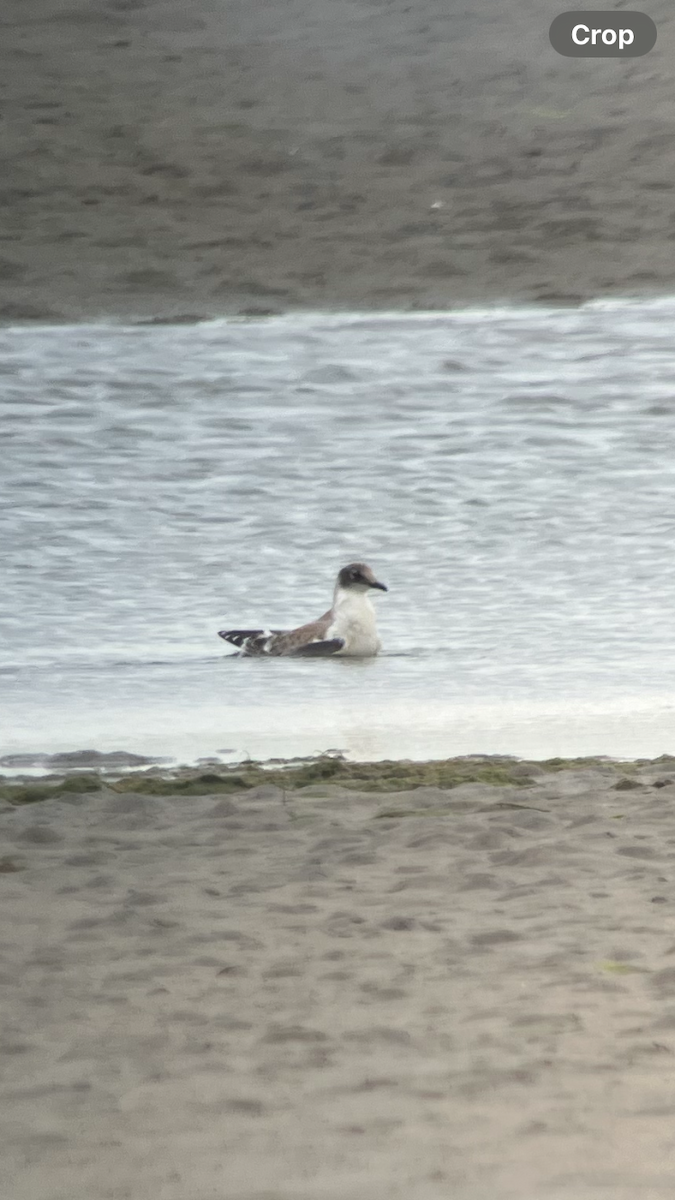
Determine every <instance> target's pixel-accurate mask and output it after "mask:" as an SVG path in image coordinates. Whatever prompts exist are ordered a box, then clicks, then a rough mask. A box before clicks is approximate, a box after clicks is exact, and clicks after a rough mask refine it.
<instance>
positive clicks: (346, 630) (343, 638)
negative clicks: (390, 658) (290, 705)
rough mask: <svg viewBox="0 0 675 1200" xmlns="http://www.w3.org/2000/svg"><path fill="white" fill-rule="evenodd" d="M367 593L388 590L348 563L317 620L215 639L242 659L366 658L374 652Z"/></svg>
mask: <svg viewBox="0 0 675 1200" xmlns="http://www.w3.org/2000/svg"><path fill="white" fill-rule="evenodd" d="M373 589H375V590H378V591H380V592H386V591H387V590H388V589H387V588H386V586H385V584H383V583H380V582H379V580H377V579H376V578H375V576H374V574H373V572H372V570H371V569H370V567H369V566H367V565H366V563H361V562H354V563H349V564H348V565H347V566H346V567H343V568H342V570H341V571H340V572H339V574H338V577H337V581H336V583H335V590H334V592H333V604H332V606H331V608H329V609H328V612H325V613H324V614H323V616H322V617H319V618H318V620H316V621H309V622H308V623H307V624H306V625H299V626H298V628H297V629H290V630H280V629H221V630H220V631H219V633H218V637H221V638H224V639H225V641H226V642H229V643H230V645H232V646H236V647H237V648H238V650H239V651H240V653H241V654H242V655H245V656H247V657H252V656H257V657H259V656H262V655H267V656H273V657H278V656H281V655H295V656H296V657H298V656H302V657H304V658H319V657H325V656H327V655H332V654H336V655H340V656H341V657H343V658H345V657H351V658H370V657H371V656H372V655H374V654H377V652H378V650H379V649H380V639H379V637H378V635H377V624H376V621H375V609H374V608H373V606H372V604H371V602H370V592H371V591H372V590H373Z"/></svg>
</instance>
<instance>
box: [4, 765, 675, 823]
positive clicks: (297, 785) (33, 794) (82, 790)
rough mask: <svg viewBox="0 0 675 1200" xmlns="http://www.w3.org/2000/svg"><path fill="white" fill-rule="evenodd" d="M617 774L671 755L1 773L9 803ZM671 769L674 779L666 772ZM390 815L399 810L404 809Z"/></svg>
mask: <svg viewBox="0 0 675 1200" xmlns="http://www.w3.org/2000/svg"><path fill="white" fill-rule="evenodd" d="M598 770H601V771H603V772H604V773H607V774H614V775H615V776H616V780H617V782H616V784H615V785H614V786H615V788H616V789H617V790H619V791H632V790H634V789H636V788H639V787H642V786H651V787H657V788H659V787H665V786H667V785H668V784H670V783H672V782H673V780H674V779H675V756H673V755H669V754H663V755H661V756H660V757H659V758H655V759H633V760H628V761H622V760H619V759H612V758H607V757H604V756H597V757H582V758H551V759H546V760H544V761H528V760H526V759H518V758H512V757H510V756H508V755H497V754H495V755H480V754H476V755H462V756H459V757H456V758H448V759H431V760H429V761H427V762H413V761H410V760H407V759H403V760H398V761H396V760H388V761H382V762H348V761H347V760H346V759H344V758H343V757H342V756H341V755H336V754H325V755H319V756H317V757H314V758H308V759H287V760H283V759H272V760H269V761H267V762H257V763H256V762H248V763H238V764H234V765H231V766H222V765H219V766H217V767H216V766H215V765H213V766H211V767H210V768H209V769H208V770H207V769H205V768H204V767H201V768H194V767H174V768H171V769H168V770H167V769H166V768H162V767H159V766H151V767H148V768H146V769H143V770H134V771H129V770H127V772H126V773H122V772H121V771H120V770H119V769H118V770H115V769H114V768H111V769H110V770H109V771H108V772H104V771H91V769H89V770H86V769H80V770H79V771H78V770H71V771H69V772H68V771H66V772H54V773H52V774H49V775H45V776H44V777H43V778H41V779H40V780H36V779H34V778H31V777H30V776H27V775H18V774H17V775H15V776H14V777H13V778H10V777H9V776H4V777H0V803H2V801H4V802H5V803H7V804H10V805H22V804H31V803H36V802H38V801H42V800H52V799H59V800H70V801H71V802H73V803H77V802H78V801H79V800H83V799H84V798H85V797H86V796H87V795H89V794H91V793H94V792H98V791H101V789H109V790H112V791H115V792H125V793H134V794H141V795H154V796H176V797H178V796H204V795H217V794H234V793H236V792H247V791H250V790H251V789H254V788H259V787H261V786H263V787H277V788H279V789H281V791H282V793H283V795H284V796H285V794H286V793H287V792H297V791H299V790H302V789H304V788H311V789H312V790H313V791H315V790H316V787H317V786H319V787H321V786H323V785H333V786H337V787H338V788H346V789H348V790H349V791H363V792H386V793H391V792H405V791H412V790H415V789H417V788H435V789H443V790H446V789H452V788H456V787H459V786H461V785H463V784H471V783H475V784H482V785H487V786H496V787H513V788H516V789H522V788H527V787H528V786H529V785H533V784H534V783H535V782H539V783H541V781H542V777H543V776H546V775H556V774H559V773H560V772H562V771H598ZM671 776H672V778H671ZM394 815H405V813H404V812H400V813H396V814H394Z"/></svg>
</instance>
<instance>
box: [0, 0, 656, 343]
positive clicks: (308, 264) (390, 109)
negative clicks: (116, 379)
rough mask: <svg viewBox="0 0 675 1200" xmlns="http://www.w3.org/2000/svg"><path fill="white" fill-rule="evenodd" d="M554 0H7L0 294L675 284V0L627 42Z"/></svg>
mask: <svg viewBox="0 0 675 1200" xmlns="http://www.w3.org/2000/svg"><path fill="white" fill-rule="evenodd" d="M562 7H564V6H560V5H559V6H558V7H555V6H553V7H552V6H551V5H550V4H549V3H543V2H541V0H539V2H536V0H507V3H505V4H502V5H493V6H490V5H485V4H483V5H478V4H475V5H468V4H458V3H456V0H421V2H419V3H414V4H412V3H410V2H409V0H393V2H391V3H382V2H381V0H378V2H373V3H368V2H367V0H361V2H360V3H358V4H356V3H347V2H346V0H331V2H328V0H325V2H324V3H322V4H321V3H318V2H317V0H290V2H288V3H277V2H276V0H275V2H267V3H262V2H258V3H250V0H190V3H189V4H187V3H186V2H185V0H30V3H27V2H20V0H7V2H6V3H5V4H4V5H3V6H2V13H0V35H1V36H0V56H1V58H2V66H1V69H0V80H1V81H2V92H1V93H0V95H1V97H2V116H3V124H2V129H3V137H2V151H1V161H2V181H1V184H0V237H1V239H2V245H1V246H0V318H2V319H15V318H22V317H23V318H29V319H31V318H39V319H44V318H67V319H76V320H81V319H86V318H92V317H93V318H102V317H105V316H107V315H111V316H117V317H126V318H128V317H132V318H133V317H136V318H151V317H153V316H159V317H164V318H166V317H170V316H174V317H175V316H180V315H186V316H187V315H190V314H192V315H199V314H214V313H216V314H217V313H225V312H233V311H234V312H236V311H238V310H246V309H252V310H254V311H266V310H270V309H271V310H285V309H288V308H293V307H298V306H300V307H310V308H315V307H324V308H330V307H377V308H399V307H418V308H428V307H443V308H445V307H447V306H450V305H457V304H462V303H464V302H467V301H477V300H493V299H501V298H510V299H514V300H532V299H536V300H542V301H556V300H561V299H562V300H565V299H568V300H574V299H578V298H583V297H587V296H593V295H606V294H616V293H645V292H647V293H651V292H662V291H672V290H674V289H675V253H674V251H675V242H674V241H673V238H675V193H674V190H673V189H674V186H675V170H674V166H675V136H674V133H675V93H674V92H673V63H674V62H675V33H674V30H675V13H674V10H673V6H672V3H670V2H669V0H653V3H652V4H651V5H650V6H649V9H648V11H649V13H650V15H651V16H652V18H653V19H654V20H655V22H656V24H657V27H658V42H657V45H656V48H655V50H654V51H652V53H651V54H649V55H647V56H646V57H645V58H639V59H634V60H631V61H623V62H619V61H612V60H610V61H597V60H590V61H574V60H571V59H564V58H561V57H560V56H558V55H556V54H555V53H554V51H553V50H552V49H551V47H550V45H549V42H548V26H549V24H550V21H551V19H552V17H553V16H554V15H556V14H557V13H558V12H559V11H561V8H562ZM493 10H494V11H493ZM434 205H440V207H433V206H434Z"/></svg>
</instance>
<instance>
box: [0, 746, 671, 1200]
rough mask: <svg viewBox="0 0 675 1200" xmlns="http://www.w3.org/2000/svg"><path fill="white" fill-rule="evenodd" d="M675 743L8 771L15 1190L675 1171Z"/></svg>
mask: <svg viewBox="0 0 675 1200" xmlns="http://www.w3.org/2000/svg"><path fill="white" fill-rule="evenodd" d="M674 768H675V760H673V759H662V760H657V761H655V762H643V763H641V764H628V765H626V766H621V765H616V764H612V763H609V762H602V761H596V762H590V761H589V762H587V763H577V764H570V765H566V764H564V763H558V764H557V765H556V764H547V765H546V766H544V765H542V764H532V763H529V764H523V763H518V762H517V761H516V760H510V762H509V761H508V760H498V761H496V762H494V761H493V760H478V759H475V760H459V761H457V760H456V761H455V763H454V764H453V763H450V764H446V766H445V767H443V768H438V769H437V768H432V767H429V765H427V767H426V768H424V767H423V766H422V765H419V764H418V765H414V766H410V765H407V766H406V765H404V766H403V767H402V768H401V771H403V772H411V771H412V772H413V774H412V775H410V777H408V775H405V774H404V776H403V777H402V778H400V782H401V783H402V784H403V785H404V788H403V790H388V791H387V790H384V791H382V790H375V791H373V790H369V789H371V788H380V789H381V788H389V789H391V781H392V779H395V777H396V773H395V769H394V768H392V767H387V768H385V769H383V771H382V773H381V776H380V778H379V780H378V778H377V773H376V767H375V766H374V765H373V764H370V766H369V767H368V768H366V769H365V770H366V775H364V776H363V778H362V779H361V781H360V786H359V770H358V768H357V767H355V766H354V765H353V764H351V765H346V766H344V768H343V767H340V766H335V765H334V766H333V767H331V768H329V772H330V771H331V770H332V771H333V773H334V774H333V778H334V779H337V780H338V782H320V781H319V782H314V783H310V784H309V785H305V786H304V787H300V788H298V787H297V786H294V784H293V778H292V776H289V781H288V784H289V785H288V787H284V788H281V787H280V786H278V783H276V782H271V783H267V784H265V783H263V784H257V785H255V786H252V787H248V788H246V789H244V790H242V787H241V780H237V779H236V778H234V777H233V776H232V775H231V774H229V775H226V776H223V775H222V774H221V775H218V774H212V775H207V776H204V774H203V773H202V775H201V776H198V777H197V776H195V773H194V772H193V773H191V774H190V773H183V774H182V775H175V776H174V777H173V778H168V779H167V778H166V777H163V776H161V775H160V774H158V773H156V772H155V773H154V775H153V774H152V773H151V774H150V775H149V776H145V777H144V776H139V777H137V778H134V777H129V778H127V779H125V780H122V781H120V782H118V783H115V784H105V783H104V786H102V787H101V786H99V784H98V783H97V788H98V790H96V791H95V792H89V793H87V792H77V791H74V792H73V791H71V792H68V791H61V792H59V793H57V794H55V795H53V796H52V798H51V799H47V800H44V801H42V802H38V803H33V804H15V803H9V802H8V801H7V800H6V799H5V800H3V801H2V804H3V807H2V811H1V812H0V828H1V829H2V847H1V848H0V879H1V887H2V891H3V915H4V921H3V964H2V984H3V991H4V1004H3V1014H4V1016H3V1037H2V1060H3V1071H2V1075H1V1083H0V1097H1V1098H2V1105H1V1106H0V1110H1V1112H2V1117H1V1118H0V1120H1V1124H2V1143H3V1147H4V1153H3V1165H2V1168H1V1172H0V1178H1V1179H2V1191H3V1194H4V1195H7V1196H12V1197H13V1200H113V1198H114V1200H120V1198H122V1197H125V1198H130V1200H136V1198H138V1197H141V1196H154V1197H161V1198H162V1200H187V1198H188V1197H189V1200H207V1197H208V1198H209V1200H210V1198H211V1197H215V1196H217V1197H228V1200H263V1198H264V1200H290V1198H291V1197H293V1200H296V1198H298V1197H307V1200H310V1198H312V1200H313V1198H314V1197H317V1196H321V1197H326V1198H330V1200H362V1197H364V1196H366V1195H367V1196H369V1197H374V1198H375V1200H389V1198H390V1197H401V1198H403V1197H414V1198H415V1200H442V1198H445V1197H448V1196H453V1197H456V1198H458V1200H478V1198H481V1200H482V1198H485V1200H487V1197H497V1198H499V1200H502V1198H510V1197H513V1198H514V1200H516V1198H518V1200H545V1198H547V1197H555V1198H556V1200H557V1198H560V1197H564V1198H566V1200H567V1198H569V1200H586V1198H591V1197H601V1196H603V1197H604V1196H608V1195H611V1196H612V1198H613V1200H634V1198H635V1197H638V1196H639V1197H641V1198H643V1197H644V1198H647V1197H648V1198H649V1200H652V1198H654V1200H655V1198H656V1197H659V1198H661V1197H663V1198H664V1200H665V1198H666V1197H670V1196H671V1195H672V1191H673V1184H674V1183H675V1168H674V1167H673V1154H672V1120H673V1088H672V1061H673V1060H672V1056H673V1053H674V1052H675V1041H674V1040H673V1028H674V1023H675V1008H674V1006H673V989H674V987H675V967H674V966H673V950H674V948H675V947H674V944H673V933H672V928H671V922H670V918H669V913H670V912H671V909H672V904H673V894H672V870H671V868H672V861H673V855H674V853H675V851H674V849H673V846H674V844H675V825H674V823H673V801H674V800H675V769H674ZM422 770H426V771H427V772H429V771H430V770H431V771H432V775H431V776H428V777H437V778H439V779H448V778H460V777H461V778H464V779H468V780H471V779H472V778H473V779H474V781H473V782H464V783H458V785H457V786H455V787H450V788H448V787H437V786H433V785H428V784H427V785H425V786H422V787H413V788H410V787H408V786H407V784H408V783H409V781H410V779H411V778H412V779H414V778H415V774H414V773H415V772H419V771H422ZM433 771H436V775H435V776H434V775H433ZM439 771H440V774H439V773H438V772H439ZM368 772H369V773H370V774H369V775H368V774H367V773H368ZM458 772H459V773H458ZM345 773H346V774H345ZM306 777H307V776H306V774H305V775H303V774H302V771H301V772H300V773H299V774H296V777H295V778H296V782H297V781H299V780H301V779H302V778H306ZM270 778H271V779H276V778H278V776H275V775H272V776H270ZM486 778H487V779H489V778H496V779H500V778H501V779H510V780H511V782H506V783H490V782H485V781H484V780H485V779H486ZM248 782H251V780H250V779H249V780H248ZM345 783H348V784H349V786H345ZM67 786H68V785H67ZM70 786H75V787H78V786H80V787H82V786H84V787H86V786H88V785H87V782H86V779H85V782H84V783H82V780H81V779H80V782H79V783H77V784H72V782H71V785H70ZM152 788H154V789H156V792H155V794H153V792H152V790H148V789H152ZM120 789H124V790H120ZM233 789H235V790H233ZM3 791H4V795H5V797H6V796H8V795H9V794H10V793H9V792H8V791H7V787H6V786H5V788H4V789H3ZM192 793H194V794H192ZM11 794H12V796H13V797H14V799H15V800H16V799H17V798H18V795H19V793H18V792H13V793H11Z"/></svg>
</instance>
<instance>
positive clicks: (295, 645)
mask: <svg viewBox="0 0 675 1200" xmlns="http://www.w3.org/2000/svg"><path fill="white" fill-rule="evenodd" d="M332 621H333V613H332V611H331V610H330V609H329V611H328V612H326V613H324V614H323V616H322V617H319V619H318V621H308V623H307V624H306V625H299V626H298V628H297V629H291V630H290V631H289V632H288V633H280V634H278V636H277V637H274V638H270V640H269V642H268V644H267V653H268V654H276V655H281V654H298V653H303V654H306V653H307V652H308V649H309V647H310V646H311V645H316V644H318V643H320V642H323V641H324V640H325V637H326V634H327V633H328V630H329V629H330V626H331V624H332ZM337 640H341V639H337ZM340 649H341V647H340ZM332 653H335V651H332Z"/></svg>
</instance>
